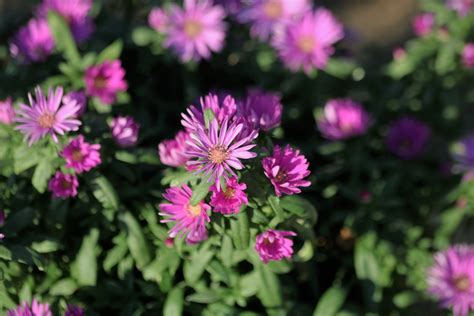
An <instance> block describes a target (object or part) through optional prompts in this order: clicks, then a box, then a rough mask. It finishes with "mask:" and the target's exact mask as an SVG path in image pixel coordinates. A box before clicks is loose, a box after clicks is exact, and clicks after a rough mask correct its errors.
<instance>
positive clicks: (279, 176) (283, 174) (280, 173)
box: [275, 170, 288, 183]
mask: <svg viewBox="0 0 474 316" xmlns="http://www.w3.org/2000/svg"><path fill="white" fill-rule="evenodd" d="M287 176H288V174H287V173H286V172H285V171H283V170H280V171H278V173H277V175H276V177H275V179H276V180H277V182H278V183H281V182H283V181H285V180H286V177H287Z"/></svg>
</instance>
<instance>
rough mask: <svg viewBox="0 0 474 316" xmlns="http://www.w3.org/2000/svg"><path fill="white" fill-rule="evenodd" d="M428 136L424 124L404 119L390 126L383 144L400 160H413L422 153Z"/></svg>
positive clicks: (428, 133) (426, 127)
mask: <svg viewBox="0 0 474 316" xmlns="http://www.w3.org/2000/svg"><path fill="white" fill-rule="evenodd" d="M430 135H431V132H430V129H429V127H428V126H427V125H426V124H425V123H423V122H420V121H417V120H415V119H412V118H409V117H404V118H401V119H398V120H396V121H395V122H393V123H392V124H391V125H390V128H389V131H388V134H387V137H386V138H385V144H386V145H387V147H388V149H389V150H390V151H391V152H392V153H394V154H395V155H397V156H399V157H400V158H402V159H413V158H415V157H417V156H419V155H420V154H422V153H423V151H424V150H425V147H426V144H427V143H428V140H429V138H430Z"/></svg>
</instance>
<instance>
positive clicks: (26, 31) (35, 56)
mask: <svg viewBox="0 0 474 316" xmlns="http://www.w3.org/2000/svg"><path fill="white" fill-rule="evenodd" d="M53 48H54V39H53V35H52V33H51V30H50V28H49V25H48V21H46V20H45V19H31V20H30V21H29V22H28V24H27V25H25V26H24V27H22V28H21V29H20V30H19V31H18V33H17V34H16V35H15V37H14V38H13V40H12V41H11V43H10V53H11V54H12V56H13V57H15V58H18V59H20V60H22V61H24V62H26V63H30V62H39V61H44V60H46V58H48V56H49V55H51V53H52V52H53Z"/></svg>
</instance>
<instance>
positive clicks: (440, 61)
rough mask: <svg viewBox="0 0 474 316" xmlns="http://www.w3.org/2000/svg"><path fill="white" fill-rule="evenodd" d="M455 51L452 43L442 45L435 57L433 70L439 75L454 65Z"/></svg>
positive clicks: (451, 68)
mask: <svg viewBox="0 0 474 316" xmlns="http://www.w3.org/2000/svg"><path fill="white" fill-rule="evenodd" d="M456 57H457V53H456V50H455V48H454V45H453V43H448V44H446V45H443V46H442V47H441V48H440V50H439V52H438V56H437V57H436V62H435V70H436V72H437V73H438V74H439V75H444V74H446V73H447V72H448V71H450V70H453V69H454V68H455V67H456Z"/></svg>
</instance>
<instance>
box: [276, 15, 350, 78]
mask: <svg viewBox="0 0 474 316" xmlns="http://www.w3.org/2000/svg"><path fill="white" fill-rule="evenodd" d="M343 37H344V31H343V27H342V25H341V24H340V23H339V22H338V21H337V20H336V18H335V17H334V16H333V15H332V13H331V12H330V11H329V10H326V9H323V8H321V9H317V10H316V11H314V12H306V13H305V14H304V16H303V17H302V18H301V19H298V20H296V21H294V22H291V23H289V24H288V25H287V26H286V27H285V28H283V29H282V30H280V31H278V32H277V33H276V34H275V37H274V41H273V44H274V46H275V48H276V49H277V51H278V53H279V55H280V59H281V60H282V61H283V63H284V64H285V65H286V66H287V67H288V68H289V69H290V70H292V71H297V70H298V69H300V68H303V70H304V72H305V73H306V74H310V73H311V72H312V71H313V70H314V69H315V68H318V69H323V68H324V67H325V66H326V64H327V62H328V59H329V57H330V56H331V55H332V54H333V53H334V48H333V44H334V43H336V42H337V41H339V40H341V39H342V38H343Z"/></svg>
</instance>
